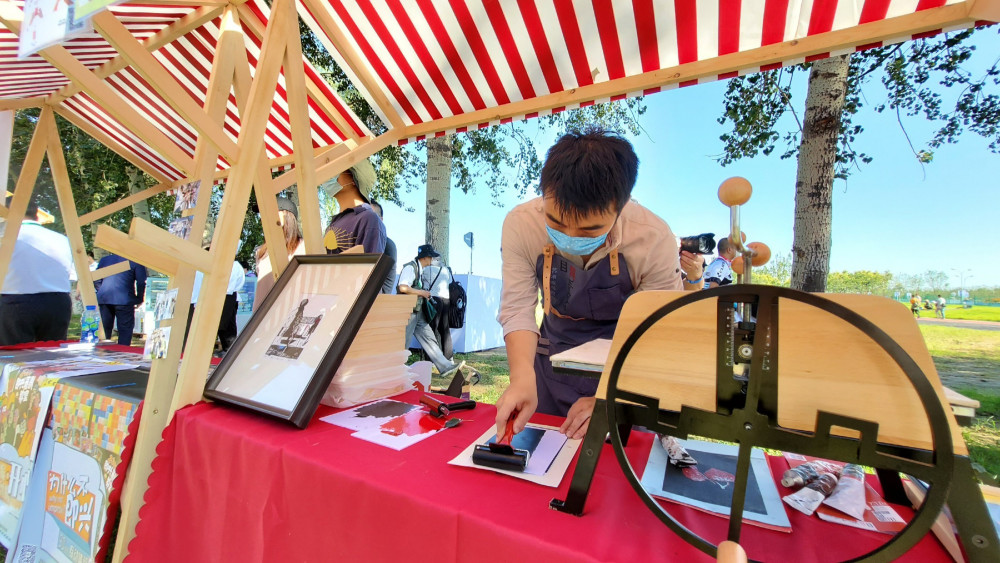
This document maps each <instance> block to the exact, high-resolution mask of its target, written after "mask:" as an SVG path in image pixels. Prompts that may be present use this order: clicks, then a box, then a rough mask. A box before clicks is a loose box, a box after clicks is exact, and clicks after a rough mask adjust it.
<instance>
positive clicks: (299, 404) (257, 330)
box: [205, 254, 390, 428]
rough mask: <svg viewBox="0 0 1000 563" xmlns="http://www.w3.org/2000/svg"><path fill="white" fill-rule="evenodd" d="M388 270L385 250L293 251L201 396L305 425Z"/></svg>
mask: <svg viewBox="0 0 1000 563" xmlns="http://www.w3.org/2000/svg"><path fill="white" fill-rule="evenodd" d="M389 268H390V265H389V261H388V260H387V259H386V258H385V257H384V256H383V255H382V254H340V255H334V256H326V255H315V256H296V257H293V259H292V261H291V262H290V263H289V265H288V267H287V268H286V269H285V271H284V272H283V273H282V274H281V277H280V278H279V279H278V281H277V283H276V284H275V287H274V289H273V290H272V291H271V292H270V293H269V294H268V296H267V299H265V300H264V302H263V303H262V304H261V306H260V308H259V309H258V310H256V311H254V312H253V316H252V317H251V318H250V321H249V322H248V323H247V326H246V328H245V329H244V330H243V332H242V333H241V334H240V336H239V338H238V339H237V340H236V342H235V343H234V344H233V347H232V348H231V349H230V350H229V353H227V354H226V356H225V357H224V358H223V359H222V361H221V362H220V363H219V366H218V367H217V368H216V370H215V373H213V374H212V377H210V378H209V380H208V383H207V384H206V386H205V397H207V398H209V399H213V400H216V401H220V402H224V403H229V404H233V405H237V406H241V407H244V408H248V409H252V410H255V411H258V412H262V413H266V414H268V415H271V416H274V417H277V418H280V419H283V420H287V421H289V422H291V423H292V424H294V425H296V426H298V427H299V428H304V427H305V426H306V424H308V423H309V420H310V419H311V418H312V415H313V414H314V413H315V411H316V407H317V406H318V405H319V401H320V399H321V398H322V397H323V393H324V392H325V391H326V389H327V387H329V386H330V381H331V380H332V379H333V376H334V374H335V373H336V371H337V368H338V367H339V366H340V363H341V361H342V360H343V359H344V355H345V354H347V350H348V348H349V347H350V345H351V343H352V342H353V340H354V337H355V335H356V334H357V332H358V329H359V328H361V324H362V323H363V322H364V320H365V317H366V316H367V314H368V311H369V310H370V309H371V306H372V304H373V303H374V302H375V297H376V296H377V295H378V293H379V289H380V287H381V283H382V282H381V280H384V279H385V276H386V273H387V272H388V271H389Z"/></svg>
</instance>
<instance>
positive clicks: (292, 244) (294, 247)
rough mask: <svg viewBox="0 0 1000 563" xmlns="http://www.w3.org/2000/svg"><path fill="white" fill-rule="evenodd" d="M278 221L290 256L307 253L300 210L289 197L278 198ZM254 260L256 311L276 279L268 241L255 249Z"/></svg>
mask: <svg viewBox="0 0 1000 563" xmlns="http://www.w3.org/2000/svg"><path fill="white" fill-rule="evenodd" d="M278 223H279V224H280V225H281V231H282V232H283V233H284V235H285V251H286V252H287V253H288V258H291V257H292V256H302V255H303V254H305V253H306V244H305V241H304V240H302V230H301V229H300V228H299V210H298V209H297V208H296V207H295V203H294V202H292V200H290V199H288V198H287V197H279V198H278ZM254 260H255V261H256V263H257V289H255V290H254V294H253V310H254V311H256V310H257V309H258V308H259V307H260V304H261V303H263V302H264V299H265V298H266V297H267V294H268V293H270V292H271V288H273V287H274V282H275V281H276V280H275V278H274V274H273V273H272V271H271V260H270V258H269V257H268V254H267V243H264V244H262V245H260V246H258V247H257V250H255V251H254Z"/></svg>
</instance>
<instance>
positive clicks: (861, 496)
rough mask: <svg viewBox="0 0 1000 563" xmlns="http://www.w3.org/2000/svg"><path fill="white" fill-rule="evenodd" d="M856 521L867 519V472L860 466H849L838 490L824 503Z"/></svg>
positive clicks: (841, 478)
mask: <svg viewBox="0 0 1000 563" xmlns="http://www.w3.org/2000/svg"><path fill="white" fill-rule="evenodd" d="M823 504H825V505H827V506H829V507H831V508H836V509H837V510H839V511H841V512H843V513H844V514H847V515H848V516H850V517H851V518H854V519H855V520H864V518H865V507H866V506H867V504H866V503H865V472H864V470H863V469H861V466H860V465H855V464H853V463H852V464H849V465H847V466H845V467H844V470H843V471H842V472H841V473H840V480H839V481H837V488H835V489H834V490H833V492H832V493H830V496H829V497H828V498H827V499H826V500H824V501H823Z"/></svg>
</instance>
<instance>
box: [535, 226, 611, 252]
mask: <svg viewBox="0 0 1000 563" xmlns="http://www.w3.org/2000/svg"><path fill="white" fill-rule="evenodd" d="M545 230H546V231H548V233H549V239H551V240H552V243H553V244H555V245H556V248H558V249H559V252H562V253H563V254H570V255H572V256H588V255H590V254H593V253H594V252H596V251H597V249H598V248H600V247H601V245H603V244H604V240H605V239H606V238H608V233H604V234H602V235H600V236H596V237H571V236H569V235H567V234H566V233H561V232H559V231H557V230H555V229H553V228H552V227H550V226H548V225H545Z"/></svg>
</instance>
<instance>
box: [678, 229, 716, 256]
mask: <svg viewBox="0 0 1000 563" xmlns="http://www.w3.org/2000/svg"><path fill="white" fill-rule="evenodd" d="M681 250H687V251H688V252H690V253H691V254H711V253H713V252H715V233H703V234H700V235H696V236H692V237H681Z"/></svg>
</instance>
